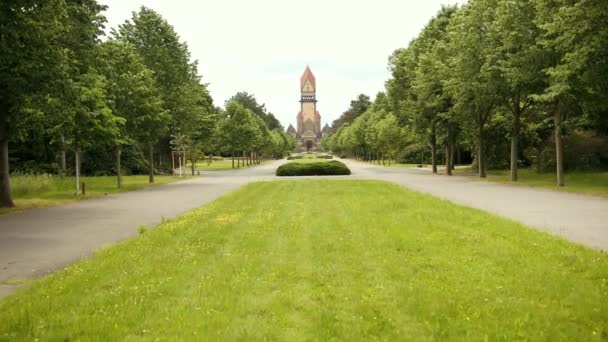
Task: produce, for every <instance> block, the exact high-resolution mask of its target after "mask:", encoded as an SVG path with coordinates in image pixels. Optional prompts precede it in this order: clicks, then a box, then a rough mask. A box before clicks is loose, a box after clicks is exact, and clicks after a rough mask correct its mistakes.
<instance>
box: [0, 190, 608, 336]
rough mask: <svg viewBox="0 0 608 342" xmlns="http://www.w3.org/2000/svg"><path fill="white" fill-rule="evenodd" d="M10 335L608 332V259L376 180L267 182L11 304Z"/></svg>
mask: <svg viewBox="0 0 608 342" xmlns="http://www.w3.org/2000/svg"><path fill="white" fill-rule="evenodd" d="M0 322H2V324H0V340H35V339H42V340H81V339H84V340H89V339H91V340H142V339H143V340H157V339H158V340H332V339H334V340H345V341H350V340H373V339H384V340H417V341H430V340H461V341H478V340H490V341H493V340H546V341H560V340H569V341H570V340H571V341H594V340H595V341H601V340H605V339H607V338H608V254H606V253H602V252H598V251H595V250H591V249H588V248H584V247H581V246H579V245H576V244H572V243H569V242H567V241H565V240H562V239H560V238H556V237H552V236H549V235H547V234H545V233H541V232H538V231H536V230H532V229H528V228H526V227H525V226H523V225H520V224H517V223H514V222H512V221H509V220H505V219H502V218H498V217H496V216H493V215H490V214H488V213H484V212H482V211H479V210H474V209H469V208H465V207H462V206H458V205H454V204H451V203H450V202H447V201H442V200H439V199H436V198H434V197H431V196H428V195H424V194H420V193H416V192H412V191H408V190H406V189H404V188H401V187H399V186H397V185H392V184H388V183H383V182H377V181H361V180H299V181H275V182H261V183H254V184H251V185H248V186H246V187H245V188H244V189H241V190H239V191H236V192H234V193H232V194H230V195H228V196H225V197H223V198H221V199H219V200H218V201H215V202H213V203H212V204H210V205H208V206H205V207H202V208H200V209H197V210H194V211H193V212H190V213H189V214H186V215H184V216H183V217H181V218H179V219H176V220H173V221H169V222H165V223H163V224H161V225H160V226H159V227H158V228H157V229H154V230H148V231H147V232H145V233H144V234H143V235H141V236H139V237H137V238H135V239H132V240H130V241H126V242H124V243H120V244H118V245H117V246H114V247H111V248H108V249H104V250H101V251H100V252H99V253H98V254H97V255H96V256H94V257H92V258H90V259H88V260H84V261H82V262H78V263H76V264H74V265H72V266H69V267H67V268H66V269H65V270H63V271H60V272H57V273H54V274H52V275H51V276H49V277H46V278H44V279H42V280H40V281H35V282H34V283H33V284H32V285H31V286H30V287H29V288H26V289H22V290H21V291H18V292H17V293H16V294H14V295H12V296H9V297H7V298H5V299H4V300H2V301H0Z"/></svg>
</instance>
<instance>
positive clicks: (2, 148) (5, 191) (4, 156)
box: [0, 123, 15, 208]
mask: <svg viewBox="0 0 608 342" xmlns="http://www.w3.org/2000/svg"><path fill="white" fill-rule="evenodd" d="M0 125H1V123H0ZM6 131H7V128H6V127H0V208H12V207H14V206H15V203H13V198H12V196H11V180H10V175H9V168H8V134H6V133H7V132H6Z"/></svg>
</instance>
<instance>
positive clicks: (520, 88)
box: [488, 0, 543, 182]
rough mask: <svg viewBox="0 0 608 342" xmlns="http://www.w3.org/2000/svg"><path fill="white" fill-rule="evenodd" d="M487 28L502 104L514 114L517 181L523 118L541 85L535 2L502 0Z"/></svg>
mask: <svg viewBox="0 0 608 342" xmlns="http://www.w3.org/2000/svg"><path fill="white" fill-rule="evenodd" d="M496 5H497V7H496V9H495V11H496V12H495V16H494V20H492V22H491V24H490V25H489V27H488V41H489V44H490V49H489V50H488V59H489V63H491V65H492V66H493V67H495V68H496V70H497V71H498V75H499V78H500V86H499V87H498V94H499V96H500V99H501V104H502V105H503V106H504V108H506V109H507V110H508V112H509V113H510V114H511V120H512V123H511V181H513V182H515V181H517V178H518V177H517V168H518V160H519V135H520V130H521V117H522V115H524V114H526V113H527V111H528V110H529V109H530V108H531V106H532V105H533V101H532V95H533V94H535V93H536V92H537V91H538V89H539V88H540V87H542V82H543V73H542V67H541V65H539V57H540V54H539V50H538V49H537V46H536V39H537V37H538V34H539V30H538V27H537V26H536V25H535V24H534V18H535V13H536V11H535V9H534V7H533V6H532V2H531V1H529V0H526V1H499V2H498V3H497V4H496Z"/></svg>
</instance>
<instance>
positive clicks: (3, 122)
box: [0, 0, 67, 207]
mask: <svg viewBox="0 0 608 342" xmlns="http://www.w3.org/2000/svg"><path fill="white" fill-rule="evenodd" d="M66 13H67V12H66V6H65V3H64V2H63V1H58V0H47V1H33V0H6V1H3V4H2V5H1V6H0V56H1V57H0V94H1V95H0V207H13V206H14V203H13V201H12V196H11V189H10V178H9V164H8V160H9V158H8V144H9V141H10V139H11V138H12V137H13V136H14V135H15V134H16V131H15V128H16V127H17V125H18V124H19V122H20V121H23V120H24V119H25V116H26V113H24V112H23V111H22V106H23V103H24V102H25V101H26V100H27V98H28V96H32V95H35V94H37V93H39V92H41V91H43V90H44V89H45V88H46V86H47V85H48V82H49V81H50V80H52V79H53V78H54V77H55V76H56V75H57V73H58V71H59V68H60V67H61V66H62V65H63V61H64V56H63V50H62V48H61V46H60V45H59V44H58V39H57V37H58V36H59V35H60V34H61V32H62V28H63V27H62V21H63V20H64V18H65V16H66Z"/></svg>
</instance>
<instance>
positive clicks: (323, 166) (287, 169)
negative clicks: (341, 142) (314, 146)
mask: <svg viewBox="0 0 608 342" xmlns="http://www.w3.org/2000/svg"><path fill="white" fill-rule="evenodd" d="M276 174H277V176H342V175H350V169H349V168H348V167H346V165H344V163H341V162H339V161H337V160H332V161H328V162H311V163H287V164H283V165H281V166H279V168H278V169H277V172H276Z"/></svg>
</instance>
